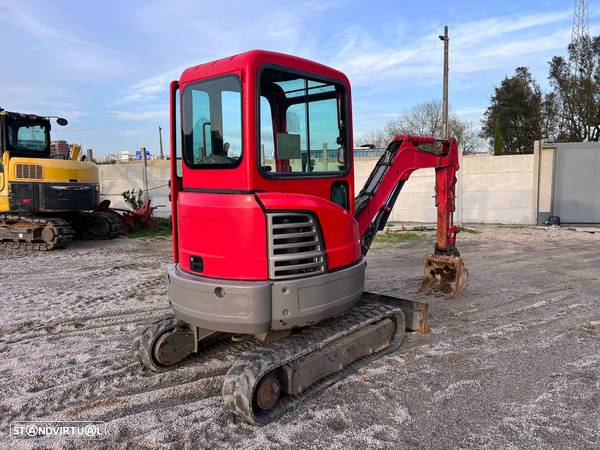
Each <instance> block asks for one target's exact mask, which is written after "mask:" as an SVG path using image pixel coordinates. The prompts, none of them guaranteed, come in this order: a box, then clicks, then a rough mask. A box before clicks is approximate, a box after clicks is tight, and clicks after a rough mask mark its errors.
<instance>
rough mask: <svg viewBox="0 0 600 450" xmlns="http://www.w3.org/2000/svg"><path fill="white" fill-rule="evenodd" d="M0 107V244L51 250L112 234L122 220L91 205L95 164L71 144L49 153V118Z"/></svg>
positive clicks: (95, 195)
mask: <svg viewBox="0 0 600 450" xmlns="http://www.w3.org/2000/svg"><path fill="white" fill-rule="evenodd" d="M51 119H56V123H57V124H58V125H61V126H65V125H67V123H68V122H67V120H66V119H64V118H61V117H55V116H52V117H46V116H37V115H34V114H23V113H15V112H9V111H5V110H3V109H2V108H0V245H1V246H3V247H7V246H8V247H15V248H21V247H24V248H30V249H33V250H52V249H58V248H62V247H65V246H66V245H67V244H68V243H69V242H71V240H73V239H74V238H76V239H112V238H115V237H117V236H118V235H119V233H120V231H121V226H122V221H121V219H119V217H118V216H117V215H115V214H111V213H110V212H106V211H96V210H95V209H96V207H97V205H98V203H99V200H100V185H99V176H98V167H97V166H96V164H94V163H93V162H92V161H85V156H81V155H80V153H81V147H80V146H79V145H72V146H71V149H70V154H69V155H67V158H66V159H57V158H53V157H52V156H51V151H50V128H51V125H50V121H51Z"/></svg>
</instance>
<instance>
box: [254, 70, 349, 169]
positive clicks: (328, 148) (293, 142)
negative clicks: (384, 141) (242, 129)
mask: <svg viewBox="0 0 600 450" xmlns="http://www.w3.org/2000/svg"><path fill="white" fill-rule="evenodd" d="M259 96H260V97H259V98H260V101H259V105H258V106H259V114H258V116H259V121H260V124H259V130H260V132H259V149H260V150H259V157H260V168H261V170H262V172H263V173H264V174H266V175H267V176H277V177H281V176H296V177H303V176H315V175H333V176H335V175H339V174H340V173H343V172H345V171H346V170H347V160H348V158H347V157H346V152H347V150H348V149H347V148H346V145H345V144H346V142H347V139H346V126H345V123H346V109H345V103H346V101H345V98H346V94H345V89H344V87H343V86H342V85H341V84H339V83H336V82H334V81H330V80H319V79H315V78H309V77H307V76H304V75H302V74H299V73H294V72H290V71H287V70H281V69H271V68H267V69H264V70H262V71H261V73H260V91H259Z"/></svg>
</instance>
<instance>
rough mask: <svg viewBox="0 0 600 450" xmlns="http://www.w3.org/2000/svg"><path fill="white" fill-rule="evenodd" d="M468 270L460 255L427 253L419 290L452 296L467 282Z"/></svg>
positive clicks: (447, 296) (458, 292)
mask: <svg viewBox="0 0 600 450" xmlns="http://www.w3.org/2000/svg"><path fill="white" fill-rule="evenodd" d="M468 278H469V271H468V270H467V268H466V267H465V264H464V263H463V260H462V258H461V257H460V256H446V255H427V256H425V272H424V274H423V281H421V287H420V290H421V291H422V292H425V293H428V294H436V295H445V296H446V298H448V299H450V298H454V297H456V296H457V295H458V294H460V293H461V292H462V291H463V289H464V288H465V286H466V284H467V279H468Z"/></svg>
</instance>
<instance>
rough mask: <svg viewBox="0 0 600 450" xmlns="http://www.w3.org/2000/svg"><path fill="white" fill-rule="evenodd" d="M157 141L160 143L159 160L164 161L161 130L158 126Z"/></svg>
mask: <svg viewBox="0 0 600 450" xmlns="http://www.w3.org/2000/svg"><path fill="white" fill-rule="evenodd" d="M158 140H159V142H160V159H165V155H164V153H163V143H162V128H161V127H160V125H159V126H158Z"/></svg>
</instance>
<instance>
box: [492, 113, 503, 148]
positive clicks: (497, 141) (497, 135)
mask: <svg viewBox="0 0 600 450" xmlns="http://www.w3.org/2000/svg"><path fill="white" fill-rule="evenodd" d="M503 152H504V138H503V137H502V127H501V126H500V120H498V119H496V126H495V129H494V156H500V155H502V153H503Z"/></svg>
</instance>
